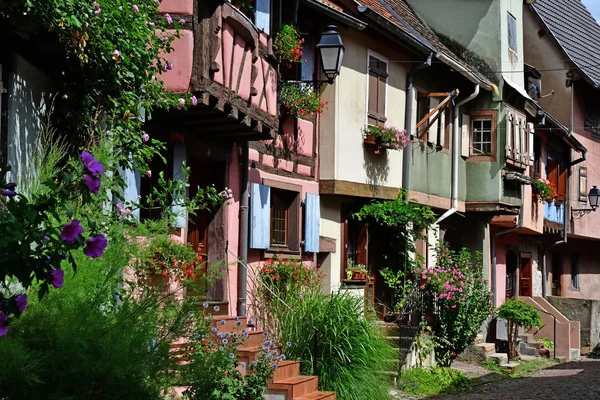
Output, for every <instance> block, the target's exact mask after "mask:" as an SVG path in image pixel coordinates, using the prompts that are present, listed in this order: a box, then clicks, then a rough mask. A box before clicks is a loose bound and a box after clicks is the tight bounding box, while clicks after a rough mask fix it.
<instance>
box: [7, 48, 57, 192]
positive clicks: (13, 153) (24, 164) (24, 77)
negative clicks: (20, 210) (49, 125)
mask: <svg viewBox="0 0 600 400" xmlns="http://www.w3.org/2000/svg"><path fill="white" fill-rule="evenodd" d="M50 87H51V83H50V81H49V80H48V78H47V77H46V76H45V75H44V73H43V72H42V71H41V70H39V69H38V68H36V67H35V66H34V65H32V64H31V63H29V62H28V61H26V60H25V59H24V58H22V57H20V56H19V55H15V56H14V58H13V64H12V68H11V73H10V78H9V82H8V93H9V95H8V129H7V144H8V146H7V147H8V148H7V150H8V151H7V153H8V154H7V162H8V164H9V165H11V166H12V172H11V176H10V179H11V180H15V181H17V182H19V186H20V187H22V188H26V187H27V186H29V185H28V183H31V182H32V181H33V179H34V177H35V170H34V169H33V168H31V166H32V165H33V159H34V157H35V154H36V152H37V151H38V143H39V140H38V139H39V134H40V127H41V121H42V120H43V119H45V118H46V111H47V109H48V107H47V105H48V104H50ZM21 185H22V186H21Z"/></svg>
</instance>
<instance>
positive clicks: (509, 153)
mask: <svg viewBox="0 0 600 400" xmlns="http://www.w3.org/2000/svg"><path fill="white" fill-rule="evenodd" d="M513 118H514V115H513V113H511V112H507V113H506V122H505V124H506V158H513V145H512V130H513Z"/></svg>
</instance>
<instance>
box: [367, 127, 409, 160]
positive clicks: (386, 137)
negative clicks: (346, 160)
mask: <svg viewBox="0 0 600 400" xmlns="http://www.w3.org/2000/svg"><path fill="white" fill-rule="evenodd" d="M363 141H364V143H365V144H366V145H375V146H377V149H376V150H375V154H380V153H381V152H382V150H388V149H389V150H403V149H404V148H406V146H408V136H406V130H399V129H397V128H395V127H393V126H387V125H384V126H373V125H367V126H366V127H365V128H363Z"/></svg>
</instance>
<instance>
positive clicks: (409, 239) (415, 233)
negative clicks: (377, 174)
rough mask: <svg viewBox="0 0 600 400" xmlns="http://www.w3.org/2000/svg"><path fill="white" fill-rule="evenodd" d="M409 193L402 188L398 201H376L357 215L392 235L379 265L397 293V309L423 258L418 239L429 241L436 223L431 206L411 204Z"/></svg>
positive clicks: (383, 248)
mask: <svg viewBox="0 0 600 400" xmlns="http://www.w3.org/2000/svg"><path fill="white" fill-rule="evenodd" d="M407 196H408V195H407V193H406V191H405V190H401V191H400V194H399V195H398V198H397V199H396V200H388V201H374V202H372V203H369V204H367V205H365V206H363V207H362V208H361V209H360V211H359V212H358V213H356V214H354V217H355V218H357V219H358V220H367V221H371V222H372V223H373V224H372V225H371V227H375V226H376V227H377V230H378V232H379V233H380V234H381V235H382V237H387V238H389V240H388V241H386V243H385V244H382V246H381V248H380V251H382V252H383V254H382V255H383V257H381V258H380V260H381V263H380V265H379V268H380V274H381V276H382V277H383V278H384V280H385V282H386V284H387V285H388V286H389V287H390V288H391V289H392V290H393V292H394V304H393V307H392V308H396V309H398V305H399V303H401V302H402V301H403V297H404V296H405V294H406V290H407V289H408V288H409V287H410V285H411V280H410V276H411V275H412V274H413V272H414V271H415V268H417V267H418V266H419V264H420V263H421V262H422V260H423V257H422V256H421V255H420V254H419V253H418V252H417V248H416V246H415V241H416V240H426V239H427V237H426V236H425V234H424V232H425V230H426V229H427V228H428V227H429V226H430V225H431V224H433V222H435V213H434V212H433V210H431V208H429V207H424V206H420V205H419V204H416V203H411V202H409V201H408V197H407ZM399 307H401V305H400V306H399Z"/></svg>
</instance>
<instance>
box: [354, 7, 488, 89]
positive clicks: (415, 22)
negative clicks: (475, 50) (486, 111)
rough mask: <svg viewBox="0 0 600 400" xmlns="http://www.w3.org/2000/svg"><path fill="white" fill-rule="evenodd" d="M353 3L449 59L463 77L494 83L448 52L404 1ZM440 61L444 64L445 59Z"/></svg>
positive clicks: (450, 51) (476, 69) (438, 38)
mask: <svg viewBox="0 0 600 400" xmlns="http://www.w3.org/2000/svg"><path fill="white" fill-rule="evenodd" d="M355 1H356V3H357V4H359V5H362V6H365V7H368V8H369V9H371V10H372V11H374V12H375V13H377V14H379V15H380V16H382V17H383V18H385V19H386V20H388V21H389V22H391V23H392V24H394V25H395V26H397V27H398V28H400V29H401V30H402V31H404V32H405V33H406V34H407V35H409V36H411V37H412V38H413V39H415V40H416V41H418V42H420V43H422V44H423V45H424V46H425V47H427V48H429V49H430V50H431V51H435V52H437V53H438V54H440V53H442V54H444V55H445V56H446V57H447V58H448V59H450V61H451V63H450V64H457V65H458V66H459V68H458V70H459V72H460V73H462V74H463V75H465V76H467V75H468V74H470V75H472V76H474V77H475V78H476V79H477V81H479V82H481V83H484V84H486V85H490V84H492V83H494V82H493V81H492V80H491V79H490V78H489V77H487V76H486V75H485V74H483V73H481V71H479V69H478V68H476V67H474V66H473V65H472V64H471V63H469V62H466V61H465V60H464V59H463V58H462V57H460V56H459V55H457V54H456V53H455V52H453V51H452V50H450V49H449V48H448V47H447V46H446V45H445V44H444V43H443V42H442V40H441V39H440V37H438V35H436V33H435V32H434V31H433V30H432V29H431V28H430V27H429V26H427V25H426V24H425V23H424V22H423V21H421V20H420V19H419V18H418V17H417V16H416V15H415V13H413V11H412V10H411V9H410V7H409V6H408V4H406V2H405V1H404V0H355ZM438 58H439V57H438ZM441 60H442V61H443V62H446V58H443V59H441ZM450 64H449V65H450ZM452 67H453V68H455V65H452Z"/></svg>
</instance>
